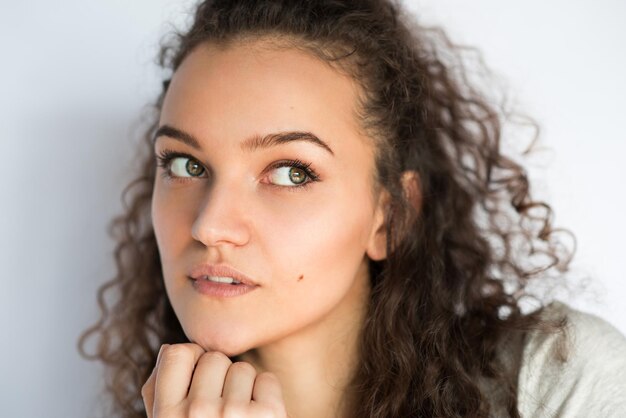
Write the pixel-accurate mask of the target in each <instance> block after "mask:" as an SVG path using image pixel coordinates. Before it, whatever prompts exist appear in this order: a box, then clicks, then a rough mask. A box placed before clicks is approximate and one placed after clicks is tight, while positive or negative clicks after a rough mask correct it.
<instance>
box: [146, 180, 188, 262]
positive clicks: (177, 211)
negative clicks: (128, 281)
mask: <svg viewBox="0 0 626 418" xmlns="http://www.w3.org/2000/svg"><path fill="white" fill-rule="evenodd" d="M192 205H193V203H192V202H186V201H185V199H184V197H183V196H171V195H169V194H168V193H167V192H166V191H163V190H161V189H160V188H159V187H158V186H157V187H155V189H154V192H153V196H152V202H151V217H152V226H153V228H154V234H155V237H156V241H157V246H158V248H159V254H160V256H161V261H162V263H163V269H164V270H167V269H168V267H169V266H171V265H172V264H173V263H175V262H176V260H179V259H180V258H181V257H182V251H183V249H184V246H185V245H186V242H187V241H188V240H189V239H190V231H191V222H192V221H191V216H192V212H190V211H188V212H187V211H185V210H184V209H185V208H193V206H192Z"/></svg>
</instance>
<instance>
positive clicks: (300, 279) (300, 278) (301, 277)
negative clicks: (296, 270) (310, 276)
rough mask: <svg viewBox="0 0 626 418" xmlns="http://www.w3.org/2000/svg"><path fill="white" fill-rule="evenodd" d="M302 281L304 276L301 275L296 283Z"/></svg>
mask: <svg viewBox="0 0 626 418" xmlns="http://www.w3.org/2000/svg"><path fill="white" fill-rule="evenodd" d="M302 279H304V274H301V275H300V277H298V281H299V282H301V281H302Z"/></svg>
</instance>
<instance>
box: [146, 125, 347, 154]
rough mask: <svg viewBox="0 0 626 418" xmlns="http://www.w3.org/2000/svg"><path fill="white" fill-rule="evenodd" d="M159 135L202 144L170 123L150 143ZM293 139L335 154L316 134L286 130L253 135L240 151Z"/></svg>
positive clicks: (163, 126)
mask: <svg viewBox="0 0 626 418" xmlns="http://www.w3.org/2000/svg"><path fill="white" fill-rule="evenodd" d="M161 136H167V137H170V138H172V139H176V140H178V141H180V142H183V143H185V144H187V145H189V146H190V147H192V148H195V149H197V150H201V149H202V146H201V145H200V141H198V139H196V138H195V137H194V136H193V135H191V134H189V133H187V132H184V131H182V130H180V129H177V128H174V127H173V126H170V125H162V126H161V127H159V129H158V130H157V131H156V132H155V134H154V136H153V137H152V144H155V143H156V140H157V139H158V138H159V137H161ZM293 141H306V142H310V143H312V144H315V145H317V146H319V147H321V148H324V149H325V150H326V151H328V152H330V153H331V155H333V156H334V155H335V153H334V152H333V150H332V149H331V148H330V146H328V144H327V143H326V142H324V141H322V140H321V139H319V138H318V137H317V136H316V135H314V134H312V133H311V132H306V131H287V132H275V133H271V134H267V135H264V136H260V135H254V136H252V137H250V138H248V139H246V140H245V141H243V142H242V143H241V144H240V146H241V149H242V151H248V152H251V151H255V150H257V149H259V148H269V147H273V146H276V145H282V144H287V143H290V142H293Z"/></svg>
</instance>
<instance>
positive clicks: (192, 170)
mask: <svg viewBox="0 0 626 418" xmlns="http://www.w3.org/2000/svg"><path fill="white" fill-rule="evenodd" d="M199 166H200V165H199V164H197V163H195V162H194V161H192V160H189V161H187V172H188V173H189V174H191V175H198V174H200V173H201V172H202V170H199V171H200V172H196V170H197V169H198V167H199Z"/></svg>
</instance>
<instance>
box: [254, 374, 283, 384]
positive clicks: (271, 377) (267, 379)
mask: <svg viewBox="0 0 626 418" xmlns="http://www.w3.org/2000/svg"><path fill="white" fill-rule="evenodd" d="M257 381H261V382H263V383H264V384H268V385H277V384H278V377H277V376H276V375H275V374H274V373H271V372H262V373H259V375H258V376H257Z"/></svg>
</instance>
